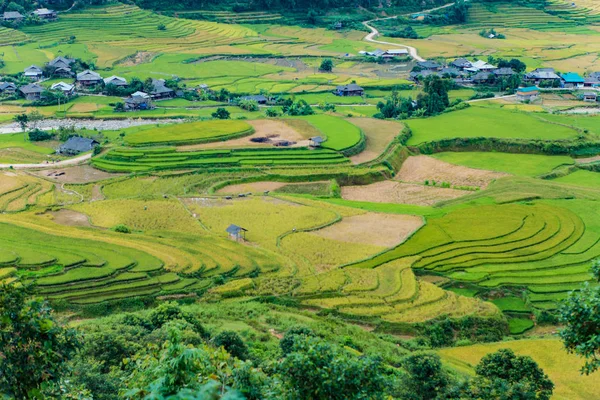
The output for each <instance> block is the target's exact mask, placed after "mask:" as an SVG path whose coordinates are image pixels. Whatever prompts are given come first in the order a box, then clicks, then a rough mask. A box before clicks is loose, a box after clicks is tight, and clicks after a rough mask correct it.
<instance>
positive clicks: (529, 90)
mask: <svg viewBox="0 0 600 400" xmlns="http://www.w3.org/2000/svg"><path fill="white" fill-rule="evenodd" d="M539 96H540V89H539V88H538V87H537V86H528V87H522V88H518V89H517V100H519V101H533V100H536V99H537V98H538V97H539Z"/></svg>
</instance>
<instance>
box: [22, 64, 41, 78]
mask: <svg viewBox="0 0 600 400" xmlns="http://www.w3.org/2000/svg"><path fill="white" fill-rule="evenodd" d="M43 75H44V72H43V71H42V69H41V68H40V67H38V66H37V65H31V66H29V67H27V68H25V69H24V70H23V76H24V77H25V78H28V79H31V80H33V81H37V80H40V79H41V78H42V76H43Z"/></svg>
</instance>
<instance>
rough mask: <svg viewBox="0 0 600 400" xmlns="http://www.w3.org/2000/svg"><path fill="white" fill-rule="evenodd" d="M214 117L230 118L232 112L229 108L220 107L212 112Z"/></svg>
mask: <svg viewBox="0 0 600 400" xmlns="http://www.w3.org/2000/svg"><path fill="white" fill-rule="evenodd" d="M212 117H213V118H216V119H229V118H231V114H230V113H229V111H227V109H225V108H223V107H219V108H217V111H215V112H214V113H212Z"/></svg>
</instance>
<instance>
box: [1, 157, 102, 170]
mask: <svg viewBox="0 0 600 400" xmlns="http://www.w3.org/2000/svg"><path fill="white" fill-rule="evenodd" d="M91 158H92V153H88V154H84V155H82V156H79V157H75V158H71V159H69V160H63V161H57V162H55V163H40V164H0V169H3V168H5V169H6V168H13V169H36V168H62V167H69V166H71V165H78V164H82V163H84V162H87V161H88V160H90V159H91Z"/></svg>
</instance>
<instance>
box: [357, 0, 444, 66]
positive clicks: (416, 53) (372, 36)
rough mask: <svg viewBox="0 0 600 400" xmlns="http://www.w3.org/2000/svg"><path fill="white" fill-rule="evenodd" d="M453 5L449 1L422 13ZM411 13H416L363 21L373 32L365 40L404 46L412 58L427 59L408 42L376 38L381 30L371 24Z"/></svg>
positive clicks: (403, 15)
mask: <svg viewBox="0 0 600 400" xmlns="http://www.w3.org/2000/svg"><path fill="white" fill-rule="evenodd" d="M453 5H454V2H452V3H448V4H444V5H443V6H440V7H435V8H431V9H429V10H423V11H421V12H420V13H421V14H427V13H430V12H432V11H437V10H441V9H443V8H447V7H451V6H453ZM411 14H414V13H410V14H402V15H394V16H393V17H385V18H375V19H372V20H370V21H365V22H363V25H364V26H366V27H367V28H369V30H370V31H371V33H369V34H368V35H367V36H365V37H364V38H363V40H365V41H367V42H371V43H377V44H386V45H389V46H393V47H402V48H405V49H407V50H408V53H409V54H410V56H411V57H412V58H414V59H415V60H417V61H425V59H424V58H423V57H421V56H420V55H419V51H418V50H417V49H416V48H414V47H412V46H409V45H406V44H398V43H392V42H384V41H382V40H375V38H376V37H377V36H379V31H378V30H377V29H376V28H375V27H373V26H372V25H371V23H372V22H376V21H383V20H386V19H396V18H398V17H399V16H400V17H405V16H408V15H411Z"/></svg>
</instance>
